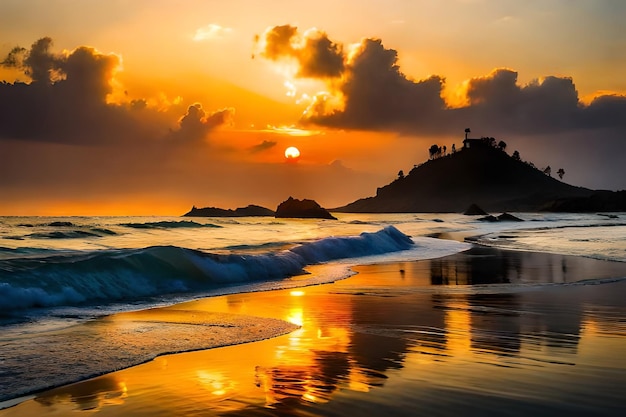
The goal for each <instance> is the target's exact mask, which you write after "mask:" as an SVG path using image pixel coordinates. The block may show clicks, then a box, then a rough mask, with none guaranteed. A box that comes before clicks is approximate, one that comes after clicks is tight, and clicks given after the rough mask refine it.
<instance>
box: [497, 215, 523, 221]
mask: <svg viewBox="0 0 626 417" xmlns="http://www.w3.org/2000/svg"><path fill="white" fill-rule="evenodd" d="M498 221H501V222H523V221H524V220H523V219H520V218H519V217H516V216H514V215H512V214H509V213H502V214H501V215H499V216H498Z"/></svg>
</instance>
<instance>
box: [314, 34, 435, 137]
mask: <svg viewBox="0 0 626 417" xmlns="http://www.w3.org/2000/svg"><path fill="white" fill-rule="evenodd" d="M397 61H398V54H397V52H396V51H395V50H393V49H386V48H385V47H384V46H383V44H382V42H381V41H380V40H378V39H366V40H364V41H363V42H362V44H361V46H360V48H359V50H358V51H357V52H356V53H355V55H354V56H353V58H352V60H351V61H350V62H349V63H348V64H347V65H346V68H345V71H344V74H343V77H344V78H343V83H342V84H341V86H340V92H341V94H342V96H343V97H344V107H343V109H340V110H330V111H329V109H325V108H323V107H318V108H317V109H315V110H314V111H313V112H307V114H308V120H309V121H312V122H314V123H317V124H321V125H329V126H335V127H349V128H354V129H372V130H407V129H414V128H420V127H421V128H422V129H424V131H430V129H431V126H430V124H431V123H432V122H433V121H434V120H439V119H440V117H441V114H442V110H443V109H444V107H445V103H444V100H443V99H442V98H441V90H442V88H443V84H444V80H443V79H442V78H440V77H437V76H433V77H430V78H428V79H426V80H420V81H412V80H409V79H408V78H407V77H406V76H405V75H404V74H403V73H402V72H401V71H400V67H399V66H398V64H397Z"/></svg>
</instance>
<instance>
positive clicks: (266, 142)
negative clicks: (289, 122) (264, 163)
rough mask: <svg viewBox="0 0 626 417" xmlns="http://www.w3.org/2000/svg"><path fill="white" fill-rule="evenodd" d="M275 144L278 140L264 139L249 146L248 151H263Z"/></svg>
mask: <svg viewBox="0 0 626 417" xmlns="http://www.w3.org/2000/svg"><path fill="white" fill-rule="evenodd" d="M277 144H278V142H274V141H271V140H264V141H263V142H261V143H259V144H258V145H254V146H253V147H251V148H250V152H252V153H259V152H263V151H266V150H268V149H272V148H273V147H274V146H276V145H277Z"/></svg>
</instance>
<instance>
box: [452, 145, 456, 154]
mask: <svg viewBox="0 0 626 417" xmlns="http://www.w3.org/2000/svg"><path fill="white" fill-rule="evenodd" d="M455 152H456V145H455V144H454V143H453V144H452V153H455Z"/></svg>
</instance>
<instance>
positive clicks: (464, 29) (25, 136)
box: [0, 0, 626, 215]
mask: <svg viewBox="0 0 626 417" xmlns="http://www.w3.org/2000/svg"><path fill="white" fill-rule="evenodd" d="M624 16H626V1H622V0H536V1H535V0H529V1H519V0H385V1H378V0H372V1H356V0H347V1H346V0H333V1H327V0H317V1H314V2H299V1H283V0H265V1H252V0H232V1H228V2H218V1H212V0H186V1H180V2H174V1H165V0H150V1H147V0H145V1H144V0H133V1H130V0H128V1H123V0H108V1H99V0H98V1H96V0H92V1H89V0H2V1H1V2H0V62H1V63H2V65H0V80H2V81H4V83H2V84H0V215H80V214H85V215H96V214H98V215H106V214H129V215H131V214H172V215H178V214H182V213H184V212H186V211H187V210H188V209H189V208H190V207H191V205H196V206H198V207H204V206H217V207H224V208H235V207H240V206H245V205H247V204H260V205H263V206H266V207H269V208H275V207H276V205H277V204H278V203H280V202H281V201H283V200H285V199H286V198H287V197H289V196H293V197H295V198H313V199H315V200H317V201H318V202H319V203H320V204H321V205H323V206H325V207H335V206H339V205H344V204H347V203H349V202H351V201H353V200H355V199H357V198H361V197H366V196H370V195H374V194H375V192H376V188H377V187H380V186H383V185H385V184H387V183H388V182H390V181H391V180H393V179H394V178H395V177H396V175H397V173H398V171H399V170H400V169H402V170H404V171H405V172H408V171H409V170H410V169H411V168H412V167H413V165H414V164H419V163H421V162H423V161H425V160H426V159H427V158H428V147H429V146H430V145H432V144H434V143H437V144H440V145H448V148H450V147H451V145H452V144H453V143H455V144H456V146H457V147H459V146H460V145H461V141H462V139H463V135H464V133H463V131H464V129H465V128H466V127H469V128H471V130H472V136H476V137H480V136H493V137H496V139H497V140H498V141H499V140H504V141H505V142H506V143H507V145H508V146H507V151H509V153H511V152H513V150H518V151H519V152H520V154H521V157H522V159H524V160H527V161H531V162H533V163H534V164H535V165H536V166H537V167H545V166H547V165H550V166H551V167H552V168H553V172H554V171H556V169H558V168H563V169H564V170H565V176H564V178H563V180H564V181H565V182H568V183H570V184H573V185H580V186H585V187H589V188H594V189H598V188H602V189H614V190H617V189H626V175H624V174H625V173H626V170H625V169H624V162H623V159H624V155H626V76H625V74H626V53H625V52H626V26H625V25H624V23H623V17H624ZM290 146H294V147H297V148H298V149H299V151H300V154H301V155H300V157H299V158H298V159H297V160H293V159H286V158H285V154H284V152H285V149H286V148H288V147H290Z"/></svg>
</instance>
